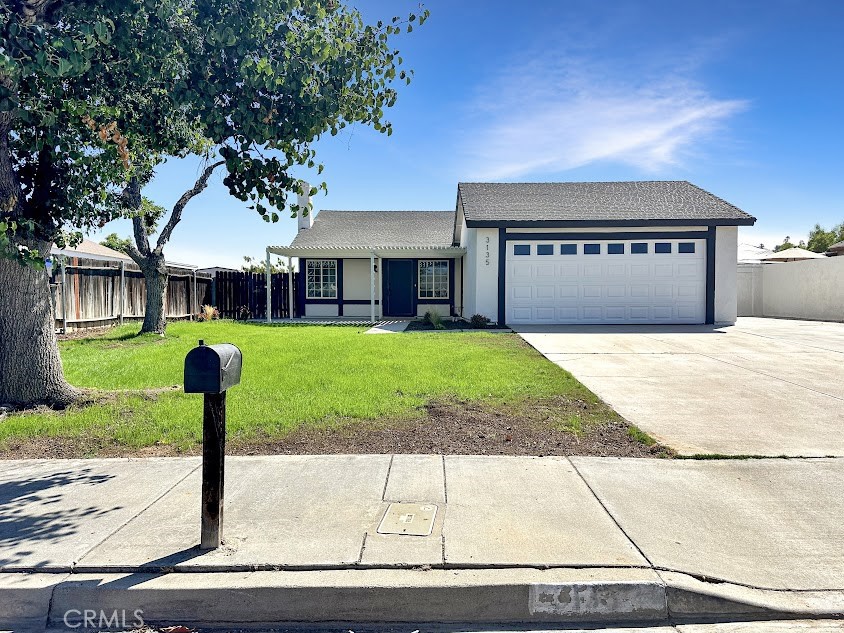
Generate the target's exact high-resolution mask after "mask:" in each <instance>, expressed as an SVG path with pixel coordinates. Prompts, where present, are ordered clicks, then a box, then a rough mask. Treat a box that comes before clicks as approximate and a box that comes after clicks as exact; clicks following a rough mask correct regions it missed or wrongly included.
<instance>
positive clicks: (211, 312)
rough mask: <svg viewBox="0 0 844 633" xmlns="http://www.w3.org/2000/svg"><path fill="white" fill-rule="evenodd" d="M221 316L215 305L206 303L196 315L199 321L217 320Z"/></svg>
mask: <svg viewBox="0 0 844 633" xmlns="http://www.w3.org/2000/svg"><path fill="white" fill-rule="evenodd" d="M219 318H220V312H219V310H217V308H215V307H214V306H209V305H204V306H202V309H201V310H200V311H199V314H197V315H196V320H197V321H216V320H217V319H219Z"/></svg>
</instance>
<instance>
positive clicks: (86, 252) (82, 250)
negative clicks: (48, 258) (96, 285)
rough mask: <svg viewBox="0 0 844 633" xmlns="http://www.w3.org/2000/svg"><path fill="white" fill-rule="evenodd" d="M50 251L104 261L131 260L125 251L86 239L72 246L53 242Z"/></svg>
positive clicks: (55, 253) (67, 255)
mask: <svg viewBox="0 0 844 633" xmlns="http://www.w3.org/2000/svg"><path fill="white" fill-rule="evenodd" d="M50 253H52V254H53V255H64V256H66V257H78V258H80V259H86V258H87V259H98V260H105V261H120V260H123V261H127V262H131V261H132V258H131V257H129V256H128V255H126V254H125V253H121V252H120V251H116V250H114V249H113V248H109V247H108V246H103V245H102V244H97V243H96V242H92V241H91V240H86V239H83V240H82V242H81V243H80V244H77V245H76V246H74V247H72V248H71V247H67V248H59V247H58V246H56V245H55V244H54V245H53V248H52V249H51V250H50Z"/></svg>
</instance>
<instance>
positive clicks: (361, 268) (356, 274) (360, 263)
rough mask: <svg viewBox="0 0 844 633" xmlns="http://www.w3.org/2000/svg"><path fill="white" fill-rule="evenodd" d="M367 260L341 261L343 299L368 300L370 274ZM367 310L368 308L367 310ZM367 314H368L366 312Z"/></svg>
mask: <svg viewBox="0 0 844 633" xmlns="http://www.w3.org/2000/svg"><path fill="white" fill-rule="evenodd" d="M369 264H370V261H369V259H344V260H343V299H344V300H346V301H351V300H354V299H366V300H367V301H368V300H369V289H370V284H371V281H370V274H369ZM367 310H368V308H367ZM367 314H369V312H367Z"/></svg>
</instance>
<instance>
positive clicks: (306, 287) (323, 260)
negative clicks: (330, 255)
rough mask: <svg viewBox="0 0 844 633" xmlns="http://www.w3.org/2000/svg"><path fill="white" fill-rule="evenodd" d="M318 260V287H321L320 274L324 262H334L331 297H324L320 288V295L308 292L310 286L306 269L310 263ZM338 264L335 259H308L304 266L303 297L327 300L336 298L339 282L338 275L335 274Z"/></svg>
mask: <svg viewBox="0 0 844 633" xmlns="http://www.w3.org/2000/svg"><path fill="white" fill-rule="evenodd" d="M315 262H319V264H320V266H319V271H320V273H319V276H320V288H322V276H323V272H322V271H323V269H324V267H325V262H334V296H333V297H326V296H325V295H323V294H322V291H321V290H320V295H319V296H315V295H312V294H311V293H310V288H308V269H309V268H310V266H311V264H312V263H315ZM337 271H338V266H337V260H336V259H309V260H308V263H307V265H306V266H305V299H306V300H307V299H313V300H316V301H319V300H328V301H330V300H331V299H337V297H338V284H339V276H338V274H337Z"/></svg>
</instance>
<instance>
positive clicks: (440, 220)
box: [290, 210, 454, 248]
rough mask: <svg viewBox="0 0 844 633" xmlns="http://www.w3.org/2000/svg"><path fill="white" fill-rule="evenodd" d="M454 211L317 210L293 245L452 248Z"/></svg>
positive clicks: (294, 246) (291, 245)
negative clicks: (309, 224)
mask: <svg viewBox="0 0 844 633" xmlns="http://www.w3.org/2000/svg"><path fill="white" fill-rule="evenodd" d="M453 237H454V211H329V210H324V211H320V212H319V213H317V215H316V217H315V218H314V224H313V226H312V227H311V228H309V229H304V230H301V231H299V233H298V234H297V235H296V237H295V239H294V240H293V242H292V243H291V244H290V247H291V248H408V247H422V248H431V247H448V246H451V244H452V241H453Z"/></svg>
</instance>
